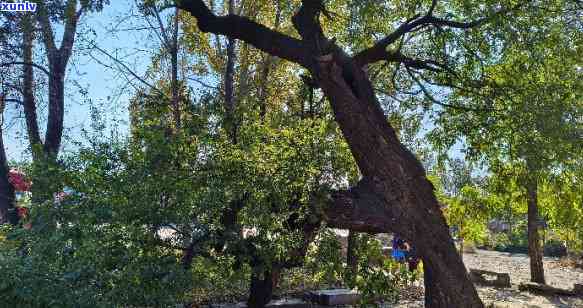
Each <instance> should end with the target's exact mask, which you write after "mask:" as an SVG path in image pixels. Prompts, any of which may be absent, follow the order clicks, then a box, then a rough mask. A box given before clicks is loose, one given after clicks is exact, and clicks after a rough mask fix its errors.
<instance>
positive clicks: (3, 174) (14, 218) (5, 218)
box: [0, 94, 18, 225]
mask: <svg viewBox="0 0 583 308" xmlns="http://www.w3.org/2000/svg"><path fill="white" fill-rule="evenodd" d="M5 103H6V102H5V101H4V96H2V94H0V119H1V120H0V225H2V224H5V223H10V224H12V225H17V224H18V213H17V212H16V208H15V207H14V201H15V199H16V198H15V195H14V186H13V185H12V183H10V181H9V172H10V168H9V167H8V161H7V159H6V150H5V148H4V136H3V135H4V131H3V126H4V108H5V106H6V105H5Z"/></svg>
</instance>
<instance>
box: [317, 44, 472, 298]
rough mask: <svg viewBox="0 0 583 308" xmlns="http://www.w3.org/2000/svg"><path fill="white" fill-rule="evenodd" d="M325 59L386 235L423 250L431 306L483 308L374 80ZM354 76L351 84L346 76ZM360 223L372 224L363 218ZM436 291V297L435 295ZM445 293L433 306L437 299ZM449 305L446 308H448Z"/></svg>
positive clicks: (325, 82) (329, 87) (329, 89)
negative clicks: (394, 235)
mask: <svg viewBox="0 0 583 308" xmlns="http://www.w3.org/2000/svg"><path fill="white" fill-rule="evenodd" d="M335 57H336V58H337V60H336V61H333V59H330V61H326V60H327V59H325V58H321V59H320V60H325V61H320V69H319V76H318V77H319V81H320V85H321V86H322V90H323V91H324V93H325V94H326V96H327V97H328V98H329V99H330V102H331V104H332V109H333V111H334V115H335V117H336V121H337V122H338V123H339V125H340V128H341V130H342V133H343V134H344V137H345V138H346V140H347V142H348V144H349V146H350V149H351V151H352V154H353V156H354V157H355V159H356V161H357V163H358V166H359V168H360V170H361V171H362V173H363V176H364V178H365V179H366V180H365V183H363V184H364V185H365V186H366V190H367V193H368V194H371V195H374V196H376V198H377V199H378V200H379V201H380V202H381V204H382V206H383V208H382V209H381V213H380V214H382V216H381V217H378V218H377V219H382V220H385V221H386V228H387V230H384V231H385V232H388V231H392V232H396V233H398V234H401V235H402V236H403V237H404V238H405V239H406V240H408V241H411V242H412V243H413V245H414V246H415V247H417V248H418V250H419V253H420V255H421V258H422V260H423V263H424V266H428V267H430V268H431V277H433V281H432V282H431V283H430V286H431V288H430V289H428V291H429V293H428V295H429V296H427V306H428V307H482V306H483V304H482V302H481V300H480V298H479V297H478V294H477V292H476V290H475V288H474V286H473V285H472V283H471V282H470V280H469V277H468V275H467V271H466V268H465V266H464V264H463V263H462V260H461V258H460V256H459V255H458V253H457V251H456V248H455V245H454V243H453V240H452V238H451V236H450V234H449V228H448V226H447V224H446V222H445V219H444V217H443V214H442V212H441V210H440V207H439V204H438V202H437V199H436V198H435V194H434V193H433V189H434V188H433V185H432V184H431V183H430V182H429V180H428V179H427V178H426V176H425V170H424V169H423V167H422V166H421V164H420V163H419V161H418V160H417V159H416V157H415V156H414V155H413V154H412V153H411V152H409V151H408V150H407V149H406V148H405V147H404V146H403V145H402V144H401V143H400V142H399V141H398V139H397V136H396V134H395V131H394V130H393V128H392V127H391V126H390V125H389V123H388V122H387V119H386V117H385V115H384V114H383V111H382V110H381V108H380V105H379V104H378V101H377V100H376V96H375V94H374V92H373V89H372V85H371V84H370V81H369V80H368V78H367V77H366V76H365V74H364V72H363V70H362V69H360V68H358V67H356V66H355V65H354V64H353V63H351V62H348V63H344V66H345V67H344V68H341V67H340V66H339V65H338V62H339V63H340V64H342V62H343V59H342V57H343V56H342V54H337V55H335ZM347 70H348V74H350V75H352V76H351V78H350V79H352V80H353V82H352V85H349V84H348V83H347V81H346V79H345V78H346V77H345V76H346V75H347ZM353 218H354V220H356V221H355V222H360V223H362V224H365V223H368V222H369V221H367V220H361V219H362V217H353ZM436 292H437V293H436ZM435 294H440V295H442V296H439V298H437V299H436V301H434V299H433V298H432V296H434V295H435ZM444 303H446V304H447V306H443V304H444Z"/></svg>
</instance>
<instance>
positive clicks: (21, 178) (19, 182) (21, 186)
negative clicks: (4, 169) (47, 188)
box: [8, 169, 31, 191]
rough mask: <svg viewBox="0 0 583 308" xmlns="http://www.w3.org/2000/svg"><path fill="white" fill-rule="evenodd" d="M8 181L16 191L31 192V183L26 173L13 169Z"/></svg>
mask: <svg viewBox="0 0 583 308" xmlns="http://www.w3.org/2000/svg"><path fill="white" fill-rule="evenodd" d="M8 181H9V182H10V183H11V184H12V186H14V189H15V190H16V191H29V190H30V185H31V183H30V182H29V181H27V180H26V178H25V175H24V173H22V172H20V171H18V170H15V169H12V170H10V172H9V173H8Z"/></svg>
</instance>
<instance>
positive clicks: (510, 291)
mask: <svg viewBox="0 0 583 308" xmlns="http://www.w3.org/2000/svg"><path fill="white" fill-rule="evenodd" d="M464 263H465V264H466V267H467V268H468V269H469V268H473V269H483V270H489V271H494V272H499V273H509V274H510V282H511V283H512V288H506V289H502V288H500V289H498V288H493V287H485V286H477V288H478V293H479V294H480V297H481V298H482V300H483V301H484V303H485V304H486V305H491V304H492V303H494V304H495V306H494V307H496V308H503V307H508V308H550V307H565V308H566V307H583V298H580V297H579V298H577V297H567V296H560V297H559V296H552V297H551V296H548V297H547V296H539V295H534V294H530V293H526V292H519V291H518V284H520V283H521V282H527V281H529V278H530V273H529V260H528V256H527V255H525V254H511V253H504V252H496V251H487V250H479V249H478V250H476V251H475V253H467V254H464ZM544 266H545V277H546V281H547V284H549V285H551V286H554V287H558V288H563V289H571V288H573V284H574V283H580V284H581V283H583V270H581V269H575V268H566V267H562V266H560V263H559V260H558V259H557V258H550V257H545V258H544ZM386 307H399V308H405V307H407V308H409V307H411V308H413V307H415V308H416V307H423V301H422V298H418V299H415V300H403V301H401V302H399V303H398V304H397V305H392V306H386Z"/></svg>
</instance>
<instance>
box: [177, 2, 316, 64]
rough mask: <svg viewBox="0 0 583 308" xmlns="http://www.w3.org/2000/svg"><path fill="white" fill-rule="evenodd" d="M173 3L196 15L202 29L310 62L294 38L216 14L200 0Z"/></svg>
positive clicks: (233, 16)
mask: <svg viewBox="0 0 583 308" xmlns="http://www.w3.org/2000/svg"><path fill="white" fill-rule="evenodd" d="M176 5H177V6H178V7H179V8H180V9H183V10H185V11H187V12H189V13H190V14H191V15H192V16H194V17H196V19H197V24H198V27H199V29H200V30H201V31H202V32H211V33H216V34H222V35H225V36H228V37H231V38H234V39H239V40H242V41H244V42H246V43H248V44H251V45H253V46H255V47H256V48H257V49H259V50H262V51H264V52H266V53H268V54H271V55H274V56H277V57H280V58H283V59H286V60H288V61H291V62H294V63H297V64H300V65H302V66H304V67H308V66H309V65H310V62H311V61H310V55H309V53H308V50H307V49H306V48H305V46H304V44H303V43H302V41H300V40H298V39H295V38H292V37H289V36H287V35H284V34H282V33H280V32H277V31H274V30H271V29H269V28H267V27H266V26H264V25H261V24H258V23H256V22H254V21H252V20H250V19H248V18H245V17H241V16H238V15H227V16H216V15H215V14H214V13H213V12H212V11H211V10H209V8H208V7H207V5H206V4H205V3H204V1H203V0H180V1H177V3H176Z"/></svg>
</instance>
